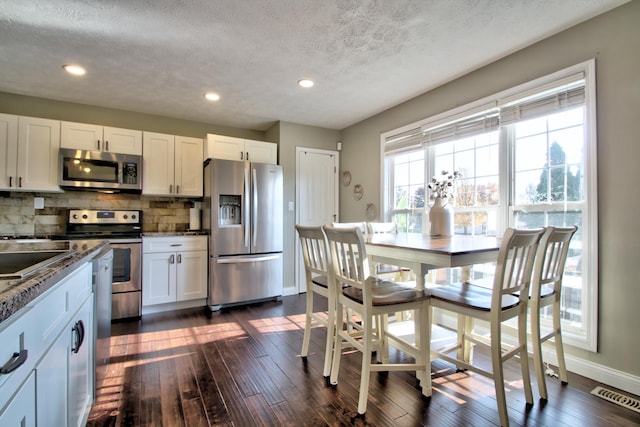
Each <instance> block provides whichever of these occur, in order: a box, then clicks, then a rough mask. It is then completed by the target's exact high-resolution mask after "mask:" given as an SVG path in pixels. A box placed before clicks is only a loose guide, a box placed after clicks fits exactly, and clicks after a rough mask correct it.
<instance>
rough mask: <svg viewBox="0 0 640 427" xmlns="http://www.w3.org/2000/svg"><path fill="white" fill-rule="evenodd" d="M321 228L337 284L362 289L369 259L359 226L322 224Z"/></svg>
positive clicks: (367, 273)
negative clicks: (325, 238) (326, 242)
mask: <svg viewBox="0 0 640 427" xmlns="http://www.w3.org/2000/svg"><path fill="white" fill-rule="evenodd" d="M323 229H324V232H325V234H326V236H327V240H328V241H329V249H330V251H329V252H330V254H331V261H332V265H333V271H334V274H335V278H336V282H337V283H338V286H340V285H341V284H345V285H349V286H355V287H357V288H360V289H362V288H363V281H364V280H365V279H366V278H367V277H368V275H369V261H368V259H367V253H366V249H365V245H364V239H363V237H362V232H361V231H360V228H359V227H331V226H324V227H323Z"/></svg>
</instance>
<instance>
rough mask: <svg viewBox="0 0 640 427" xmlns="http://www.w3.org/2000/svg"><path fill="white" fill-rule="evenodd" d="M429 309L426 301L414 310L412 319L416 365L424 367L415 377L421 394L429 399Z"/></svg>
mask: <svg viewBox="0 0 640 427" xmlns="http://www.w3.org/2000/svg"><path fill="white" fill-rule="evenodd" d="M430 310H431V309H430V307H429V305H428V302H427V301H423V305H422V308H421V309H420V310H416V312H415V315H414V316H413V318H414V324H415V325H414V331H415V339H416V347H417V348H418V354H419V358H418V360H416V363H417V364H419V365H424V367H425V368H424V370H423V371H416V377H417V378H418V379H419V380H420V387H422V394H423V395H424V396H427V397H430V396H431V393H432V390H431V342H430V339H429V338H430V336H431V334H430V330H431V316H430V315H429V312H430Z"/></svg>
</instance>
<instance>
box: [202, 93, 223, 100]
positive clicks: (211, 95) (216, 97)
mask: <svg viewBox="0 0 640 427" xmlns="http://www.w3.org/2000/svg"><path fill="white" fill-rule="evenodd" d="M204 97H205V98H207V99H208V100H209V101H220V95H218V94H217V93H215V92H207V93H205V94H204Z"/></svg>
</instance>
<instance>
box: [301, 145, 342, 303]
mask: <svg viewBox="0 0 640 427" xmlns="http://www.w3.org/2000/svg"><path fill="white" fill-rule="evenodd" d="M338 169H339V152H338V151H330V150H318V149H311V148H302V147H298V148H297V149H296V171H297V176H296V206H297V207H298V209H297V211H296V224H301V225H325V224H330V223H332V222H334V221H337V220H338ZM295 277H296V287H297V288H298V292H306V290H307V286H306V282H305V277H304V261H303V259H302V252H301V250H300V240H299V238H298V235H297V233H296V276H295Z"/></svg>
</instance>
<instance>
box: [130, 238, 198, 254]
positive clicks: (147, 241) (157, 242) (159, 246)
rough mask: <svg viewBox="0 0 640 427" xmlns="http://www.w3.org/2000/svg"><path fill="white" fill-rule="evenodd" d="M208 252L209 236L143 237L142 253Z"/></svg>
mask: <svg viewBox="0 0 640 427" xmlns="http://www.w3.org/2000/svg"><path fill="white" fill-rule="evenodd" d="M198 250H205V251H206V250H207V236H179V237H143V238H142V253H153V252H181V251H198Z"/></svg>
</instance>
